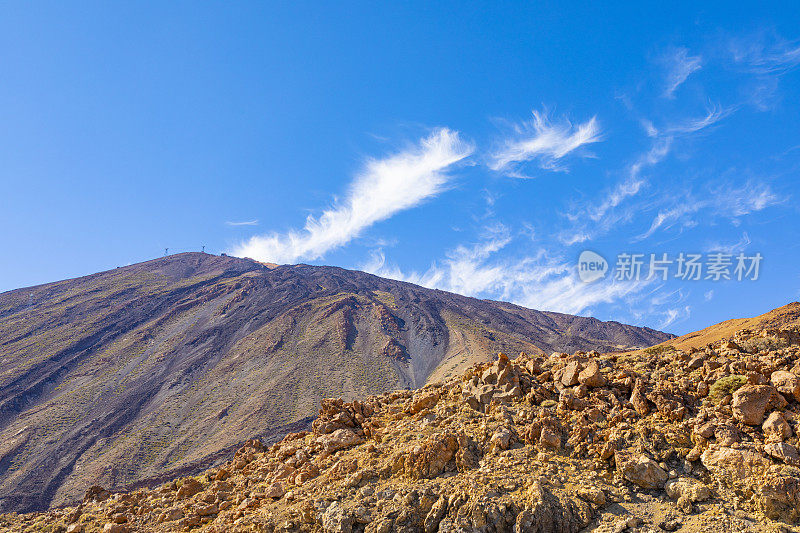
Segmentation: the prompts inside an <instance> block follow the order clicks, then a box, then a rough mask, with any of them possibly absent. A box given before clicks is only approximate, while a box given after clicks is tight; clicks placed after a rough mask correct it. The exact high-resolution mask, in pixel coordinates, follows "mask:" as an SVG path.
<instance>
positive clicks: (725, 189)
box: [637, 181, 780, 240]
mask: <svg viewBox="0 0 800 533" xmlns="http://www.w3.org/2000/svg"><path fill="white" fill-rule="evenodd" d="M779 202H780V199H779V198H778V196H777V195H776V194H775V193H774V192H773V191H772V189H771V188H770V187H769V185H767V184H765V183H759V182H753V181H750V182H748V183H746V184H744V185H743V186H741V187H735V186H732V185H730V184H726V185H724V186H719V187H716V188H713V189H709V190H708V191H706V192H704V193H703V195H702V196H700V197H699V198H698V197H695V196H693V195H692V194H690V193H687V194H685V195H683V196H678V197H677V198H675V199H674V201H673V202H672V204H671V205H670V206H669V207H667V208H664V209H662V210H660V211H659V212H658V214H657V215H656V216H655V218H654V219H653V221H652V223H651V224H650V228H649V229H648V230H647V231H646V232H645V233H643V234H641V235H639V236H638V237H637V240H643V239H646V238H648V237H650V236H652V235H653V234H654V233H655V232H656V231H658V230H660V229H667V228H671V227H673V226H675V225H680V226H681V227H682V228H689V227H694V226H696V225H697V223H698V222H697V220H695V218H694V215H696V214H697V213H700V212H701V211H702V212H703V214H704V216H705V217H706V218H729V219H731V220H733V221H734V223H736V222H737V219H738V218H739V217H742V216H745V215H749V214H750V213H754V212H756V211H761V210H762V209H765V208H767V207H769V206H772V205H775V204H778V203H779Z"/></svg>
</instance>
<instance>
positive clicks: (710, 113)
mask: <svg viewBox="0 0 800 533" xmlns="http://www.w3.org/2000/svg"><path fill="white" fill-rule="evenodd" d="M734 111H736V107H733V106H731V107H722V106H719V105H711V106H709V108H708V110H707V113H706V115H705V116H703V117H700V118H692V119H689V120H685V121H683V122H680V123H678V124H674V125H672V126H669V127H667V128H666V130H665V134H667V135H681V134H687V133H695V132H698V131H700V130H702V129H705V128H708V127H709V126H713V125H714V124H716V123H717V122H719V121H720V120H722V119H724V118H726V117H728V116H729V115H731V113H733V112H734Z"/></svg>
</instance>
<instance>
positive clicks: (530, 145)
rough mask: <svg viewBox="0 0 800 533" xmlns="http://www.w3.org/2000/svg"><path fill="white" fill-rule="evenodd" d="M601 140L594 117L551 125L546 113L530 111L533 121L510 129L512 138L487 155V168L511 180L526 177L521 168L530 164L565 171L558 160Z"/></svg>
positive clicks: (598, 126)
mask: <svg viewBox="0 0 800 533" xmlns="http://www.w3.org/2000/svg"><path fill="white" fill-rule="evenodd" d="M601 140H602V135H601V131H600V124H599V122H598V121H597V118H596V117H592V118H591V119H589V120H588V121H586V122H584V123H582V124H578V125H576V126H573V125H572V123H571V122H570V121H569V120H567V119H566V118H564V119H562V120H561V121H559V122H553V121H551V120H550V118H549V117H548V116H547V113H546V112H541V113H540V112H538V111H533V118H532V119H531V120H530V121H528V122H523V123H521V124H515V125H513V135H511V136H510V137H509V138H507V139H505V140H504V141H503V142H502V144H501V146H500V147H499V148H498V149H497V150H495V151H493V152H492V153H491V154H490V156H489V158H490V162H489V168H491V169H492V170H495V171H497V172H502V173H503V174H505V175H507V176H510V177H515V178H527V177H529V176H527V175H525V174H524V173H523V171H522V170H521V166H522V165H524V164H525V163H529V162H532V161H537V162H538V164H539V166H540V167H541V168H543V169H547V170H565V169H566V167H564V166H563V165H562V163H561V159H562V158H564V157H565V156H566V155H567V154H570V153H572V152H574V151H575V150H578V149H579V148H580V147H581V146H584V145H587V144H592V143H596V142H599V141H601Z"/></svg>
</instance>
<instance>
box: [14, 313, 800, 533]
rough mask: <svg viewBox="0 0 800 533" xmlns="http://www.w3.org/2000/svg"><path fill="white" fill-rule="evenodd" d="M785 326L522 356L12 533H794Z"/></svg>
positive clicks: (18, 526)
mask: <svg viewBox="0 0 800 533" xmlns="http://www.w3.org/2000/svg"><path fill="white" fill-rule="evenodd" d="M798 434H800V328H798V327H790V328H784V329H771V330H764V331H761V332H752V331H749V330H745V331H740V332H738V333H737V334H736V335H735V336H734V337H733V338H731V339H728V340H722V341H719V342H716V343H713V344H710V345H707V346H706V347H704V348H703V349H695V348H693V349H691V350H688V351H685V352H684V351H679V350H676V349H674V348H672V347H663V346H661V347H654V348H650V349H647V350H642V351H637V352H633V353H628V354H621V355H619V354H618V355H600V354H598V353H596V352H590V353H584V352H577V353H574V354H572V355H568V354H566V353H554V354H552V355H550V356H535V355H525V354H521V355H520V356H519V357H517V358H515V359H513V360H509V359H508V358H507V357H506V356H504V355H500V356H499V357H498V358H497V359H496V360H495V361H494V362H487V363H481V364H477V365H474V366H473V367H471V368H470V369H469V370H468V371H467V372H466V373H464V374H463V375H461V376H458V377H456V378H452V379H448V380H445V381H442V382H439V383H433V384H429V385H427V386H425V387H423V388H422V389H420V390H418V391H414V392H411V391H405V390H399V391H394V392H388V393H384V394H381V395H377V396H372V397H369V398H367V399H365V400H364V401H353V402H344V401H342V400H332V399H331V400H326V401H325V402H323V405H322V409H321V412H320V416H319V417H318V418H317V419H316V420H315V422H314V424H313V429H312V431H310V432H300V433H293V434H290V435H287V436H286V437H285V438H284V439H283V440H282V441H280V442H279V443H277V444H274V445H272V446H270V447H264V446H263V445H262V444H261V443H260V442H258V441H252V442H250V443H248V444H247V445H245V446H244V447H242V448H241V449H239V451H237V452H236V454H235V456H234V457H233V458H232V459H231V460H230V461H228V462H226V463H224V464H222V465H221V466H219V467H217V468H213V469H210V470H207V471H206V472H204V473H203V474H202V475H198V476H195V477H185V478H181V479H177V480H175V481H170V482H167V483H164V484H163V485H162V486H160V487H159V488H156V489H154V490H137V491H133V492H128V493H114V494H110V493H109V492H108V491H106V490H104V489H103V488H100V487H92V488H91V489H90V490H89V491H88V492H87V493H86V497H85V499H84V503H83V504H82V505H80V506H78V507H69V508H65V509H59V510H52V511H49V512H46V513H38V514H30V515H4V516H3V517H2V518H0V524H2V525H3V527H6V528H7V529H9V530H11V531H68V532H78V531H84V532H87V533H88V532H91V531H105V532H108V533H110V532H128V531H205V532H212V531H213V532H227V531H269V532H274V531H315V532H316V531H325V532H331V533H334V532H336V533H350V532H361V531H364V532H370V533H377V532H380V533H389V532H426V533H432V532H436V531H439V532H503V531H507V532H511V531H514V532H558V533H570V532H577V531H582V530H585V531H589V530H593V531H606V532H623V531H642V532H645V531H649V532H652V531H677V530H680V531H701V530H703V531H719V532H727V531H798V529H797V528H796V525H793V524H797V522H798V520H800V456H798V445H799V444H800V443H799V442H798Z"/></svg>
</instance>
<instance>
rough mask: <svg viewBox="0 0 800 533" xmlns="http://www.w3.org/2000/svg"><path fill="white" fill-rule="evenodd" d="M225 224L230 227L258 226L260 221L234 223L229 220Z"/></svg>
mask: <svg viewBox="0 0 800 533" xmlns="http://www.w3.org/2000/svg"><path fill="white" fill-rule="evenodd" d="M225 224H226V225H228V226H258V220H244V221H241V222H232V221H230V220H228V221H226V222H225Z"/></svg>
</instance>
